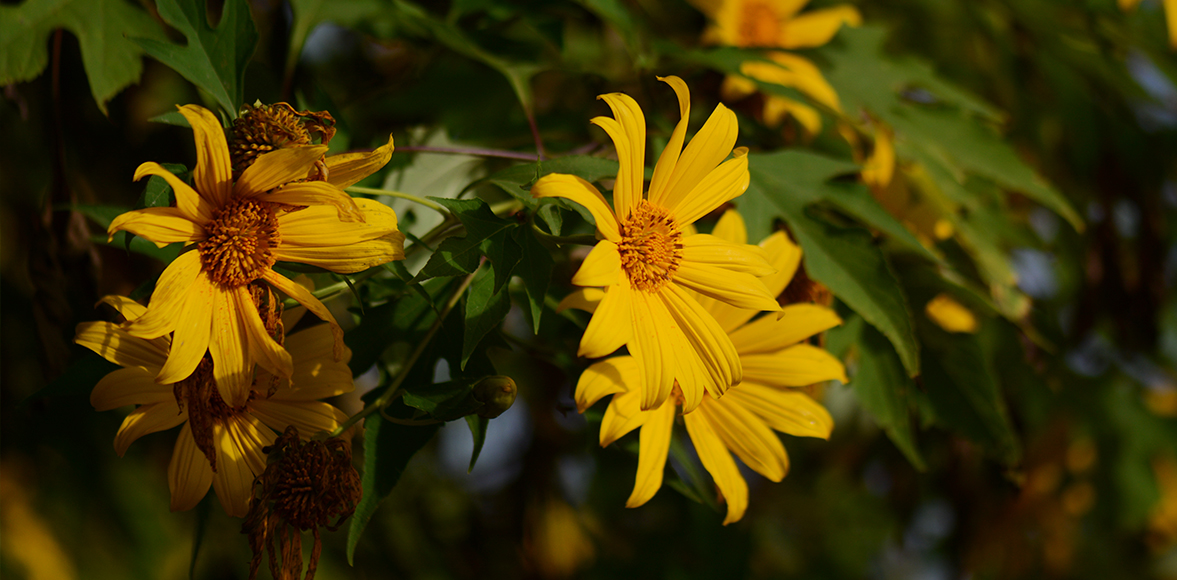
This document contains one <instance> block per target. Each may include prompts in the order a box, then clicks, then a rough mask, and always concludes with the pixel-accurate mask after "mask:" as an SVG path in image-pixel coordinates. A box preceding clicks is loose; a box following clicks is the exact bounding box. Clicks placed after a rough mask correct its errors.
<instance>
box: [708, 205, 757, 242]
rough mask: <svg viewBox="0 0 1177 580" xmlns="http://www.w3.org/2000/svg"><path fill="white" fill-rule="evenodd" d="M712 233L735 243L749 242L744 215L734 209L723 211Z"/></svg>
mask: <svg viewBox="0 0 1177 580" xmlns="http://www.w3.org/2000/svg"><path fill="white" fill-rule="evenodd" d="M711 235H713V236H715V237H717V238H719V239H721V240H724V241H727V242H731V243H733V244H741V245H742V244H747V243H748V228H747V226H745V225H744V216H742V215H740V212H738V211H736V210H734V209H729V210H727V211H725V212H723V215H722V216H719V221H718V222H716V224H715V229H713V230H711Z"/></svg>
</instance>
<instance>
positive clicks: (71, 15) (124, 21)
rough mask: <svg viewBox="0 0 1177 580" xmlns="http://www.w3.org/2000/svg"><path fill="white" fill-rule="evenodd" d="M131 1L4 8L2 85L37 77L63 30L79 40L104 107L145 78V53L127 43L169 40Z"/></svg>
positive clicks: (56, 0)
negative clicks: (52, 42) (51, 44)
mask: <svg viewBox="0 0 1177 580" xmlns="http://www.w3.org/2000/svg"><path fill="white" fill-rule="evenodd" d="M134 4H135V3H134V2H128V1H127V0H27V1H25V2H23V3H21V4H20V5H18V6H0V86H3V85H8V84H13V83H19V82H24V81H28V80H32V79H34V78H37V76H39V75H40V74H41V72H42V71H44V70H45V67H46V65H47V64H48V63H49V51H48V48H47V47H48V45H49V35H50V34H52V33H53V31H54V30H57V29H59V28H64V29H66V30H68V31H70V32H71V33H73V34H74V36H76V37H77V38H78V45H79V46H80V48H81V51H82V65H83V67H85V69H86V78H87V79H88V80H89V81H90V93H91V94H92V95H93V96H94V101H95V102H96V103H97V104H98V108H99V109H100V110H102V113H103V114H106V103H107V102H108V101H110V100H111V99H112V98H114V96H115V95H117V94H118V93H119V91H121V90H123V89H124V88H125V87H126V86H127V85H131V84H134V83H137V82H139V77H140V76H141V75H142V74H143V61H142V60H141V57H142V55H143V51H142V50H140V49H139V47H138V46H135V44H134V43H132V42H130V41H128V40H127V39H126V36H127V35H132V34H133V35H139V36H144V37H147V38H151V39H158V40H163V39H165V38H166V36H165V35H164V32H163V30H162V29H161V28H160V27H159V26H158V25H157V24H156V23H155V21H154V20H152V18H151V15H150V14H148V13H147V12H145V11H143V10H140V9H139V8H137V7H135V5H134Z"/></svg>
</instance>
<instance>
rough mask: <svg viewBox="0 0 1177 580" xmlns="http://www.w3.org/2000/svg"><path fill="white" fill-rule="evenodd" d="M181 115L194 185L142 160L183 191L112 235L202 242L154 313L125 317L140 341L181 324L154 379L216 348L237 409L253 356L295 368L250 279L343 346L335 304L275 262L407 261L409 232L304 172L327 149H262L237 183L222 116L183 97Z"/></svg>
mask: <svg viewBox="0 0 1177 580" xmlns="http://www.w3.org/2000/svg"><path fill="white" fill-rule="evenodd" d="M180 112H181V113H182V114H183V115H184V116H185V118H187V119H188V122H189V123H190V124H191V125H192V129H193V132H194V133H195V135H196V149H197V162H196V168H195V170H194V171H193V176H194V178H195V183H196V188H195V189H193V188H192V187H189V186H188V184H186V183H184V182H183V181H181V180H180V179H178V178H177V177H176V176H175V175H173V174H172V173H171V172H169V171H167V170H166V169H164V168H163V167H162V166H160V165H159V164H158V163H153V162H148V163H144V164H143V165H140V166H139V169H138V170H137V171H136V172H135V179H136V180H138V179H142V178H143V177H145V176H148V175H157V176H159V177H162V178H164V179H165V180H166V181H167V182H168V184H169V185H170V186H171V187H172V190H173V191H174V192H175V195H176V206H175V207H155V208H147V209H141V210H135V211H130V212H127V213H124V214H122V215H120V216H118V217H117V218H115V219H114V221H112V222H111V224H110V227H109V233H110V234H112V235H113V234H114V233H115V232H117V231H120V230H126V231H128V232H131V233H133V234H135V235H138V236H142V237H144V238H147V239H148V240H150V241H152V242H154V243H155V244H156V245H158V246H160V247H162V246H164V245H166V244H170V243H175V242H181V243H183V244H186V245H193V246H194V247H190V248H189V250H191V251H187V252H184V253H182V254H180V256H179V257H178V258H176V260H175V261H173V262H172V263H171V264H170V265H169V266H168V267H167V269H165V270H164V272H163V274H162V275H161V276H160V278H159V281H158V282H156V285H155V291H154V292H153V293H152V295H151V302H150V304H149V308H148V310H147V312H146V314H144V315H143V316H140V317H138V318H136V319H135V320H134V321H132V322H129V323H127V326H126V328H125V330H126V331H127V332H128V333H129V334H130V335H131V336H135V337H138V338H143V339H155V338H159V337H162V336H164V335H167V334H168V333H173V332H174V337H173V340H172V349H171V352H170V353H169V354H168V356H167V362H166V363H164V364H163V365H162V367H161V368H160V369H159V375H158V376H157V377H156V381H157V382H159V383H161V384H168V383H175V382H177V381H180V380H181V379H184V378H185V377H187V376H188V375H190V374H192V372H193V371H194V370H195V369H196V366H197V365H198V364H200V361H201V359H203V358H204V355H205V352H206V351H207V352H209V353H210V354H211V355H212V359H213V362H214V363H215V364H214V365H213V371H212V372H213V377H214V379H215V380H216V384H217V388H218V390H219V391H220V396H221V398H222V399H224V400H225V401H226V402H227V403H229V404H230V405H233V406H241V405H243V404H245V401H246V398H247V396H248V394H249V386H250V385H251V384H252V382H253V368H254V363H255V362H256V363H257V364H259V365H261V366H262V367H263V368H265V369H267V370H269V371H270V372H272V373H274V374H275V375H278V376H282V377H289V376H290V374H291V372H292V371H291V368H292V363H291V360H290V354H289V353H288V352H287V351H286V350H285V349H283V348H282V346H281V344H279V343H278V342H277V341H276V340H275V339H274V336H273V335H272V334H271V333H269V332H267V330H266V328H265V325H264V324H263V323H262V314H260V313H259V310H258V306H257V304H256V303H255V302H254V301H253V300H252V299H251V286H255V285H261V284H263V283H264V284H266V285H268V286H269V287H272V288H275V289H277V290H279V291H281V292H283V293H285V294H286V295H288V296H290V297H292V298H294V299H295V300H297V301H298V302H299V303H301V304H302V305H303V306H306V308H307V309H308V310H310V311H311V312H313V313H315V315H317V316H318V317H319V318H321V319H323V320H325V321H327V322H328V323H330V325H331V328H332V331H333V332H334V334H335V339H336V347H335V352H336V354H337V355H341V354H342V350H343V332H342V330H341V329H340V328H339V325H338V324H336V322H335V318H334V317H333V316H332V315H331V312H330V311H329V310H327V308H326V306H324V305H323V303H322V302H319V300H318V298H315V296H314V295H313V294H311V293H310V292H309V291H308V290H306V289H305V288H303V287H302V286H299V285H298V284H295V283H294V282H292V281H291V280H289V279H288V278H286V277H285V276H283V275H281V274H279V273H277V272H276V271H274V269H273V265H274V264H275V262H278V261H288V262H300V263H303V264H310V265H313V266H318V267H320V268H325V269H327V270H331V271H333V272H338V273H344V274H347V273H353V272H359V271H361V270H364V269H367V268H370V267H372V266H377V265H380V264H383V263H385V262H388V261H390V260H399V259H402V258H404V239H405V237H404V234H402V233H401V232H399V231H397V220H396V214H395V213H394V212H393V211H392V209H390V208H389V207H388V206H385V205H383V204H381V203H379V202H376V201H372V200H366V199H352V198H351V197H350V196H348V195H347V194H346V193H344V192H343V191H342V190H341V189H340V188H339V187H337V186H335V185H332V184H330V183H327V182H323V181H299V180H303V179H304V178H305V177H306V176H307V174H308V172H309V171H310V170H311V168H312V166H313V165H314V163H315V162H316V160H318V159H320V158H321V157H322V155H323V152H324V151H326V147H325V146H323V145H313V146H306V147H296V148H289V149H279V150H276V151H272V152H270V153H267V154H265V155H261V156H259V157H258V158H257V160H256V161H255V162H254V163H253V164H252V165H250V166H249V168H248V169H246V170H245V171H243V172H242V173H241V177H240V178H238V179H237V180H236V182H233V181H232V178H231V175H232V169H231V168H230V161H229V149H228V145H227V144H226V141H225V134H224V132H223V131H222V129H221V125H220V123H218V122H217V120H216V118H215V117H213V115H212V113H210V112H209V111H207V110H205V109H203V108H201V107H197V106H193V105H187V106H184V107H180ZM390 147H391V145H390ZM341 216H342V217H343V218H344V220H345V221H341V219H340V218H341ZM346 220H350V221H346Z"/></svg>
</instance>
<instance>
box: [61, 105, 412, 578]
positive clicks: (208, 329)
mask: <svg viewBox="0 0 1177 580" xmlns="http://www.w3.org/2000/svg"><path fill="white" fill-rule="evenodd" d="M180 113H181V114H182V115H183V116H184V118H185V119H187V120H188V123H189V124H190V125H191V127H192V130H193V133H194V134H195V138H196V151H197V161H196V166H195V168H194V169H193V171H192V181H193V183H194V184H195V187H192V186H189V185H188V184H187V183H186V182H185V181H183V180H181V179H180V178H178V177H177V176H176V175H174V174H172V173H171V172H169V171H168V170H166V169H164V168H163V167H162V166H160V165H159V164H157V163H154V162H148V163H144V164H143V165H141V166H140V167H139V169H138V170H137V171H136V173H135V179H136V180H138V179H142V178H143V177H145V176H152V175H153V176H158V177H160V178H163V179H164V180H166V181H167V183H168V185H170V186H171V189H172V191H173V193H174V194H175V205H174V206H171V207H153V208H146V209H140V210H135V211H131V212H127V213H125V214H122V215H120V216H118V217H117V218H116V219H114V220H113V221H112V222H111V224H110V227H109V233H110V234H111V235H113V234H114V233H115V232H118V231H127V232H130V233H133V234H135V235H138V236H142V237H143V238H146V239H147V240H150V241H151V242H154V243H155V244H156V245H158V246H160V247H163V246H165V245H167V244H173V243H181V244H183V245H184V251H183V252H182V253H181V254H180V255H179V257H177V258H176V259H175V260H174V261H173V262H172V263H171V264H170V265H168V266H167V268H166V269H165V270H164V271H163V273H162V274H161V275H160V277H159V280H158V281H157V282H156V284H155V290H154V291H153V293H152V295H151V300H150V303H149V305H148V306H147V307H144V306H142V305H140V304H138V303H137V302H135V301H133V300H131V299H130V298H126V297H122V296H108V297H105V298H103V299H102V302H104V303H106V304H109V305H110V306H113V307H114V308H115V309H116V310H117V311H118V312H119V314H120V315H121V317H122V319H123V320H124V321H123V322H122V323H121V324H115V323H110V322H86V323H83V324H81V325H79V326H78V329H77V337H76V339H75V340H76V341H77V343H78V344H81V345H83V346H85V347H87V348H89V349H91V350H93V351H94V352H96V353H98V354H100V355H102V356H103V357H105V358H106V359H107V360H110V361H111V362H113V363H115V364H118V365H120V366H122V367H123V368H122V369H119V370H116V371H114V372H112V373H110V374H109V375H107V376H106V377H104V378H103V379H102V380H101V381H100V382H99V383H98V384H97V386H95V388H94V390H93V393H92V394H91V403H92V404H93V405H94V407H95V408H96V409H98V410H100V411H101V410H109V409H114V408H117V407H122V406H125V405H137V407H136V409H135V410H134V411H133V412H132V413H131V414H130V415H128V416H127V418H126V420H124V421H123V424H122V427H121V428H120V429H119V431H118V434H117V435H116V437H115V450H116V451H117V452H118V454H119V455H120V456H121V455H122V454H123V453H124V452H125V451H126V449H127V447H128V446H129V445H130V444H131V442H133V441H134V440H136V439H138V438H139V437H141V436H143V435H145V434H148V433H153V432H156V431H161V430H164V429H170V428H172V427H175V426H177V425H180V424H183V428H182V429H181V431H180V435H179V438H178V439H177V440H176V446H175V451H174V452H173V454H172V459H171V465H170V466H169V468H168V485H169V487H170V489H171V508H172V510H173V511H177V510H187V509H190V508H192V507H194V506H195V505H196V504H197V503H198V502H199V501H200V500H201V499H202V498H203V497H204V496H205V495H206V494H207V492H208V489H209V487H210V486H211V487H212V488H213V489H214V490H216V494H217V497H218V498H219V499H220V502H221V505H222V506H223V507H224V509H225V511H226V512H227V513H228V514H229V515H231V516H235V517H245V516H246V515H247V514H249V515H250V520H251V521H257V522H263V523H265V522H266V521H267V520H268V519H270V518H268V514H270V512H275V513H278V514H279V515H280V516H281V518H282V519H284V520H285V521H288V522H291V524H292V525H296V526H298V527H301V528H302V529H307V527H306V525H311V524H313V525H312V526H311V527H316V529H317V526H318V525H324V524H325V523H326V519H327V518H328V517H331V516H333V515H346V514H349V513H350V510H351V509H353V508H354V505H355V503H356V501H357V500H358V493H359V486H358V479H357V478H355V477H353V476H354V474H355V472H354V469H353V468H352V467H351V462H350V443H349V442H348V440H347V439H343V440H338V439H335V440H332V441H329V442H328V444H327V445H326V446H325V447H324V446H323V444H322V443H318V444H317V447H315V449H329V450H331V454H332V455H334V456H337V457H343V458H346V461H344V460H339V461H326V462H324V461H319V462H320V463H325V464H329V465H334V466H336V467H337V468H338V469H336V470H335V471H333V472H330V473H323V472H320V473H316V474H315V476H316V477H318V478H320V479H322V480H323V481H324V482H325V483H328V484H331V485H333V486H334V487H336V488H337V487H338V482H339V481H340V480H346V481H352V480H355V485H353V486H350V487H348V489H353V490H354V493H348V494H344V495H345V496H346V497H341V499H340V501H338V502H335V504H334V505H331V506H323V505H322V502H318V504H317V505H318V507H316V508H315V510H313V511H314V512H315V513H313V514H308V513H301V512H302V511H306V509H305V508H304V507H299V506H300V504H299V503H298V502H292V501H285V502H283V501H273V500H272V501H269V502H266V501H262V500H261V499H262V498H273V499H281V497H286V496H288V495H289V493H286V494H282V493H277V492H276V491H275V490H273V489H270V488H272V487H273V485H269V486H268V487H267V488H266V489H263V490H260V491H256V492H255V490H254V483H255V480H256V481H258V482H259V483H260V484H262V485H267V482H271V483H272V482H282V481H290V479H291V478H293V477H296V475H294V471H293V470H294V467H290V466H287V467H288V469H287V471H290V472H291V473H289V474H287V476H286V477H280V476H269V477H262V478H260V479H259V476H262V475H263V473H264V472H267V452H268V451H269V449H268V448H269V447H271V446H274V445H275V441H276V440H279V438H278V436H277V434H276V432H287V435H286V436H284V437H285V438H286V439H284V440H282V443H283V444H282V446H281V447H282V448H283V449H290V448H295V449H297V448H299V447H300V445H299V443H298V441H299V439H300V438H301V440H302V441H307V440H308V439H309V438H311V437H312V436H315V435H317V434H333V435H336V436H337V435H339V433H338V432H337V431H339V429H340V428H341V427H342V426H343V424H344V422H345V421H346V420H347V415H346V414H344V413H343V412H342V411H340V410H339V409H337V408H335V407H334V406H332V405H329V404H327V403H324V402H321V401H319V399H323V398H326V397H332V396H335V395H339V394H342V393H345V392H348V391H351V390H353V389H354V386H353V383H352V373H351V370H350V369H349V368H348V366H347V361H348V358H349V357H350V352H349V351H348V349H347V348H346V346H345V345H344V344H343V333H342V331H341V329H340V327H339V325H338V324H337V323H336V321H335V319H334V317H333V316H332V314H331V312H330V311H329V310H328V309H327V308H326V307H325V306H324V305H323V303H322V302H320V301H319V299H318V298H316V297H315V295H314V294H313V293H312V291H311V290H310V289H308V288H306V287H304V286H303V285H301V284H299V283H296V282H295V281H293V280H290V279H289V278H287V277H285V276H283V275H282V274H280V273H279V272H277V271H276V270H274V268H273V266H274V264H275V263H276V262H278V261H283V262H298V263H302V264H309V265H313V266H317V267H320V268H324V269H327V270H330V271H333V272H338V273H343V274H346V273H354V272H359V271H362V270H365V269H367V268H370V267H372V266H377V265H379V264H383V263H385V262H388V261H390V260H398V259H402V258H403V257H404V234H402V233H400V232H399V231H397V219H396V214H395V213H393V211H392V210H391V209H390V208H388V207H387V206H385V205H383V204H380V203H378V202H375V201H372V200H366V199H353V198H352V197H351V196H349V195H348V194H347V193H345V192H344V190H343V188H345V187H347V186H349V185H352V184H354V183H356V182H357V181H359V180H360V179H363V178H364V177H366V176H368V175H370V174H371V173H373V172H375V171H377V170H379V169H380V168H381V167H383V166H384V165H385V164H386V163H387V162H388V160H389V158H390V157H391V155H392V148H393V143H392V140H391V139H389V142H388V144H387V145H386V146H383V147H380V148H378V149H376V150H375V151H372V152H370V153H356V154H346V155H336V156H331V157H325V152H326V150H327V144H326V142H327V141H329V140H330V138H331V136H332V135H333V133H334V131H333V129H332V128H331V124H332V123H333V120H332V119H331V117H330V115H328V114H326V113H309V112H297V111H294V110H293V109H292V108H291V107H289V105H285V104H279V105H273V106H258V107H256V108H255V107H245V109H244V110H243V111H242V115H241V117H240V118H238V119H237V120H236V121H235V123H234V127H233V135H232V137H233V138H232V143H230V142H229V140H228V139H226V135H225V131H224V129H223V128H222V125H221V123H220V122H219V121H218V120H217V118H216V117H215V116H214V115H213V114H212V113H211V112H209V111H207V110H205V109H203V108H201V107H197V106H194V105H188V106H183V107H180ZM313 133H317V134H318V136H319V140H320V141H321V142H320V143H318V144H315V143H313V142H312V134H313ZM279 293H281V294H283V295H285V296H288V297H290V298H293V299H294V300H295V301H297V302H298V303H299V304H300V305H301V307H294V308H291V309H289V310H286V309H284V308H283V300H282V298H281V297H280V295H279ZM306 310H309V311H311V312H313V313H314V314H315V315H317V316H318V317H319V318H320V319H322V320H323V321H325V322H326V324H319V325H317V326H310V327H308V328H305V329H304V330H301V331H299V332H294V333H291V334H289V335H287V332H286V330H287V329H291V328H294V327H295V325H296V324H297V323H298V321H299V319H300V318H301V316H302V315H303V314H304V313H305V311H306ZM290 437H293V439H294V441H293V442H291V441H289V440H287V439H289V438H290ZM304 455H308V454H304ZM310 455H313V454H309V455H308V456H310ZM320 455H321V453H320ZM285 456H290V457H298V456H299V454H298V453H286V454H285ZM286 463H289V462H286ZM339 470H350V475H348V474H347V473H344V474H342V475H340V474H339V473H336V472H338V471H339ZM329 471H330V470H329ZM298 489H300V490H302V491H301V492H299V493H312V494H318V493H322V490H319V489H317V486H315V485H306V486H303V487H300V488H298ZM275 493H277V495H275ZM251 497H253V498H255V499H254V501H253V502H252V505H251ZM286 499H287V500H289V499H290V498H288V497H286ZM344 500H346V501H344ZM283 506H290V507H289V509H286V510H285V511H286V512H289V513H283ZM261 512H265V513H266V514H267V515H266V516H263V515H259V514H260V513H261ZM303 524H305V525H303ZM256 531H257V532H259V533H260V534H261V536H262V537H259V538H256V541H255V546H256V545H265V543H266V538H265V536H267V535H268V534H272V533H276V531H277V529H276V528H275V527H274V526H273V525H268V526H257V530H256ZM316 533H317V532H316ZM286 535H287V534H286V531H285V528H283V529H282V537H283V538H285V537H286ZM293 538H294V539H295V540H297V538H298V533H297V532H296V533H294V534H293ZM316 541H317V536H316ZM298 563H299V564H300V565H301V562H298ZM312 565H313V564H312ZM255 571H256V562H255Z"/></svg>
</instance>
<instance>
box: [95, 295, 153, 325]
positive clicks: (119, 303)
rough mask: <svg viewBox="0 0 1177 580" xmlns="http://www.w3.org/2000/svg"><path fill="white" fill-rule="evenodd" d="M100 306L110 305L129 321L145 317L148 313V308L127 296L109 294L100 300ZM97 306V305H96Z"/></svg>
mask: <svg viewBox="0 0 1177 580" xmlns="http://www.w3.org/2000/svg"><path fill="white" fill-rule="evenodd" d="M98 304H109V305H110V306H112V307H114V309H115V310H117V311H118V312H119V314H122V315H123V318H125V319H127V320H135V319H136V318H139V317H140V316H143V314H145V313H146V312H147V307H146V306H144V305H142V304H139V303H138V302H135V301H134V300H131V299H130V298H127V297H126V296H117V295H114V294H107V295H106V296H103V297H102V298H99V299H98ZM95 306H97V304H96V305H95Z"/></svg>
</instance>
